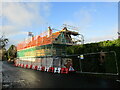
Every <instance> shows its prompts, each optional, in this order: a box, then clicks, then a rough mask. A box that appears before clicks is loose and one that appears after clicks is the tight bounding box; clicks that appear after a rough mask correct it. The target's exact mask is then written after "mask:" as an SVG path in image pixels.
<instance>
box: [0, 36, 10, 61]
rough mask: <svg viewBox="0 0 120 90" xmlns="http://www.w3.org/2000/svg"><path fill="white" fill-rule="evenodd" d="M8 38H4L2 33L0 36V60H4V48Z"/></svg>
mask: <svg viewBox="0 0 120 90" xmlns="http://www.w3.org/2000/svg"><path fill="white" fill-rule="evenodd" d="M8 41H9V40H8V38H4V36H3V35H2V36H1V38H0V60H4V59H6V49H5V46H6V45H7V43H8Z"/></svg>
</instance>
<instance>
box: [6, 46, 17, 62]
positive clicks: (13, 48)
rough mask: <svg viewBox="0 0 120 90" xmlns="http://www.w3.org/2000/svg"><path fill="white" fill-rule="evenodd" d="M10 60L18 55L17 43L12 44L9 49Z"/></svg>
mask: <svg viewBox="0 0 120 90" xmlns="http://www.w3.org/2000/svg"><path fill="white" fill-rule="evenodd" d="M7 57H8V60H14V59H15V58H16V57H17V49H16V46H15V45H11V46H10V47H9V49H8V50H7Z"/></svg>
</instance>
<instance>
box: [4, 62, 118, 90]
mask: <svg viewBox="0 0 120 90" xmlns="http://www.w3.org/2000/svg"><path fill="white" fill-rule="evenodd" d="M2 62H3V65H2V88H3V89H4V88H119V87H120V83H119V82H116V81H114V80H109V79H103V78H98V77H94V76H88V75H81V74H80V73H75V74H54V73H48V72H41V71H37V70H32V69H25V68H21V67H15V66H13V64H8V63H7V62H5V61H2Z"/></svg>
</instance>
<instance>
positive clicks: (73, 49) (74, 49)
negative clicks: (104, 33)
mask: <svg viewBox="0 0 120 90" xmlns="http://www.w3.org/2000/svg"><path fill="white" fill-rule="evenodd" d="M100 51H103V52H109V51H115V52H116V56H117V62H118V68H119V73H120V39H117V40H113V41H102V42H97V43H89V44H84V45H75V46H70V47H67V54H69V55H71V54H86V53H95V52H100Z"/></svg>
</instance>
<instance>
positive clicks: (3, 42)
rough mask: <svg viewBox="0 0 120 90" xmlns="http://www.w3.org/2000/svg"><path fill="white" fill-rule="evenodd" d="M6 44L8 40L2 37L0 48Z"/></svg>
mask: <svg viewBox="0 0 120 90" xmlns="http://www.w3.org/2000/svg"><path fill="white" fill-rule="evenodd" d="M8 42H9V40H8V38H4V36H2V37H1V38H0V48H4V47H5V46H6V45H7V43H8Z"/></svg>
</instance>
